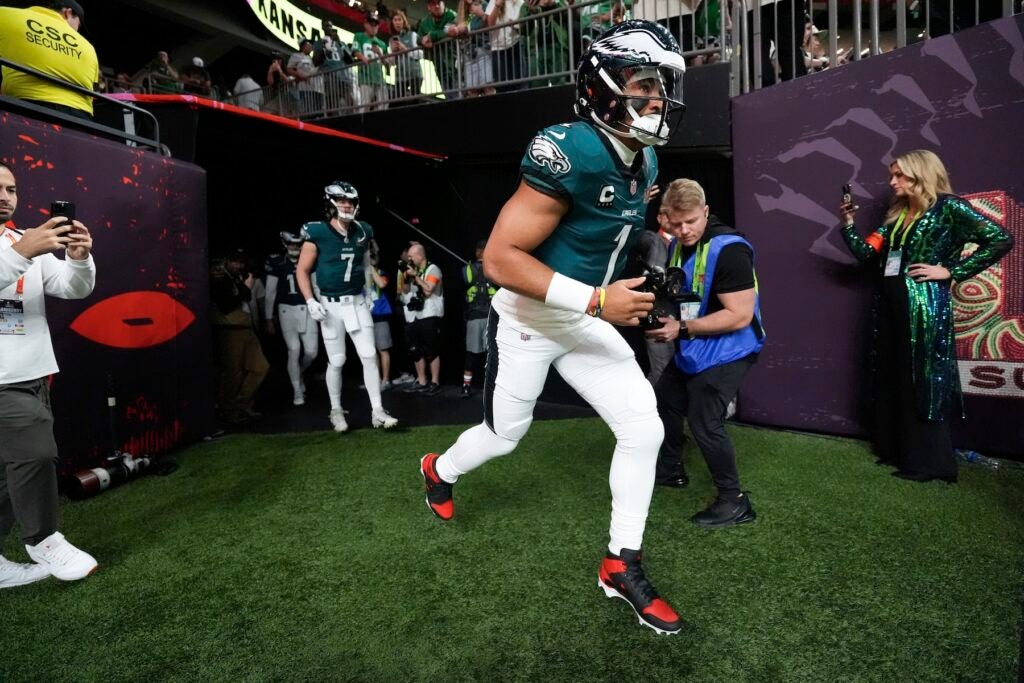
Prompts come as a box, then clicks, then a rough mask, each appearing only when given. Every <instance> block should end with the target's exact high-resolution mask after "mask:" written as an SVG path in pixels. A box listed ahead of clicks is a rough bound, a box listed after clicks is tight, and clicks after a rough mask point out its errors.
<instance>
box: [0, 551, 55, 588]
mask: <svg viewBox="0 0 1024 683" xmlns="http://www.w3.org/2000/svg"><path fill="white" fill-rule="evenodd" d="M49 575H50V572H49V571H48V570H47V569H46V567H44V566H43V565H41V564H18V563H17V562H11V561H10V560H8V559H7V558H6V557H4V556H3V555H0V588H14V587H15V586H24V585H25V584H27V583H35V582H36V581H42V580H43V579H45V578H46V577H48V576H49Z"/></svg>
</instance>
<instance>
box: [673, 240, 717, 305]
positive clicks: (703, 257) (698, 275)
mask: <svg viewBox="0 0 1024 683" xmlns="http://www.w3.org/2000/svg"><path fill="white" fill-rule="evenodd" d="M682 247H683V245H682V243H681V242H679V241H678V240H676V246H675V248H674V249H673V250H672V261H671V264H672V265H673V266H675V267H676V268H682V267H683V263H682V261H683V258H682V251H683V248H682ZM709 248H711V240H704V241H701V242H700V243H698V244H697V253H696V254H695V255H694V263H693V281H692V282H691V283H690V288H691V289H693V292H694V294H696V295H697V296H699V297H700V298H701V299H703V298H704V275H705V271H707V268H708V249H709Z"/></svg>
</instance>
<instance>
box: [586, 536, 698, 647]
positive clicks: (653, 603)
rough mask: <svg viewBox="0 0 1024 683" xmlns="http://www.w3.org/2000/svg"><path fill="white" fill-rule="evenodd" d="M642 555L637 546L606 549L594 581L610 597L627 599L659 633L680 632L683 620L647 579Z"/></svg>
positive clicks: (644, 622) (648, 624)
mask: <svg viewBox="0 0 1024 683" xmlns="http://www.w3.org/2000/svg"><path fill="white" fill-rule="evenodd" d="M642 558H643V553H642V552H641V551H639V550H630V549H628V548H623V549H622V551H621V552H620V553H619V554H618V555H615V554H614V553H612V552H610V551H609V552H608V554H607V555H605V557H604V561H603V562H601V569H600V570H599V571H598V573H597V585H598V587H599V588H601V589H602V590H604V594H605V595H607V596H608V597H609V598H622V599H623V600H625V601H626V602H628V603H629V605H630V607H632V608H633V611H634V612H636V616H637V618H638V619H639V620H640V623H641V624H643V625H644V626H647V627H648V628H651V629H654V630H655V631H657V632H658V633H661V634H669V635H671V634H673V633H679V631H681V630H682V628H683V626H685V622H683V620H682V619H680V618H679V615H678V614H676V611H675V610H674V609H672V607H671V606H670V605H669V604H668V603H667V602H665V600H664V599H662V598H661V597H659V596H658V591H656V590H654V586H652V585H651V582H650V581H648V580H647V577H646V576H645V575H644V568H643V566H642V565H641V564H640V561H641V559H642Z"/></svg>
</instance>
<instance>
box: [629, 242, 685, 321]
mask: <svg viewBox="0 0 1024 683" xmlns="http://www.w3.org/2000/svg"><path fill="white" fill-rule="evenodd" d="M638 261H639V263H640V265H642V266H643V267H644V269H645V270H646V271H647V272H646V273H645V274H644V277H645V279H644V283H643V284H642V285H640V286H639V287H637V291H639V292H651V293H652V294H654V308H652V309H651V310H650V311H649V312H648V313H647V315H646V316H645V317H642V318H640V329H642V330H656V329H658V328H660V327H664V326H665V323H663V322H661V321H660V320H658V318H678V317H679V304H681V303H683V302H684V301H700V297H699V296H697V295H696V294H694V293H693V290H691V289H690V288H688V287H687V286H686V275H685V274H684V273H683V271H682V269H681V268H675V267H672V268H668V269H667V270H666V269H665V268H662V267H660V266H652V265H651V264H649V263H647V262H646V261H644V260H642V259H638Z"/></svg>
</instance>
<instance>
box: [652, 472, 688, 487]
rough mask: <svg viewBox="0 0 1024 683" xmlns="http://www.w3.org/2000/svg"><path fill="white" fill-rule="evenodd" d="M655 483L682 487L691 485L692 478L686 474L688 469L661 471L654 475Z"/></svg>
mask: <svg viewBox="0 0 1024 683" xmlns="http://www.w3.org/2000/svg"><path fill="white" fill-rule="evenodd" d="M654 483H655V484H657V485H658V486H671V487H672V488H677V489H681V488H686V487H687V486H689V485H690V478H689V477H688V476H686V470H682V469H680V470H675V471H674V472H659V473H658V474H656V475H655V476H654Z"/></svg>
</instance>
